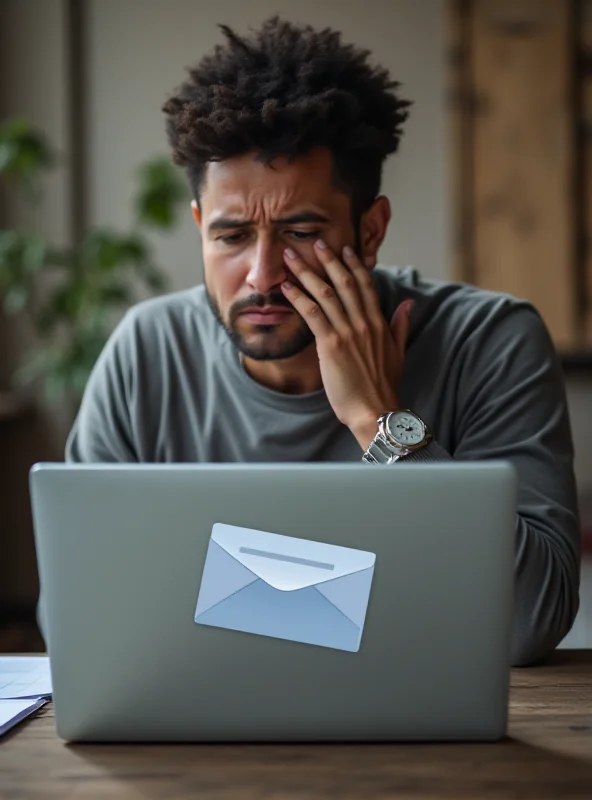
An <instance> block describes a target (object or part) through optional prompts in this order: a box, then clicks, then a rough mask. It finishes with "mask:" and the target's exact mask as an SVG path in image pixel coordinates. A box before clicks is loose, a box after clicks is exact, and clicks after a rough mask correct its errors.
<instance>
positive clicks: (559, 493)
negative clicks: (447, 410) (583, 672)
mask: <svg viewBox="0 0 592 800" xmlns="http://www.w3.org/2000/svg"><path fill="white" fill-rule="evenodd" d="M484 331H486V334H484ZM459 387H460V388H459V390H458V396H457V408H458V411H457V418H456V425H457V430H456V431H455V437H454V438H455V448H454V451H453V452H452V453H448V452H447V451H446V450H444V448H442V447H441V446H440V445H439V444H438V442H432V443H430V444H429V445H428V446H427V447H425V448H423V450H420V451H418V452H417V453H416V454H414V455H413V456H410V457H409V460H413V461H432V462H433V461H443V460H447V459H451V458H454V459H457V460H464V461H471V460H486V459H504V460H508V461H511V462H512V463H513V464H514V466H515V467H516V469H517V472H518V516H517V521H516V575H515V608H514V628H513V635H512V664H513V666H526V665H529V664H532V663H535V662H537V661H539V660H541V659H542V658H543V657H545V656H546V655H547V654H548V653H550V652H551V651H552V650H553V649H554V648H555V647H556V646H557V645H558V644H559V643H560V642H561V640H562V639H563V638H564V636H565V635H566V634H567V633H568V631H569V630H570V628H571V626H572V625H573V622H574V619H575V616H576V614H577V611H578V607H579V580H580V579H579V575H580V559H581V538H580V524H579V515H578V504H577V493H576V483H575V476H574V470H573V458H574V452H573V442H572V434H571V429H570V423H569V416H568V408H567V400H566V393H565V385H564V380H563V374H562V370H561V366H560V364H559V360H558V358H557V355H556V352H555V348H554V346H553V343H552V340H551V337H550V335H549V333H548V331H547V328H546V326H545V325H544V323H543V321H542V319H541V318H540V316H539V315H538V313H537V312H536V311H535V310H534V309H533V308H532V307H531V306H529V305H527V304H512V303H509V302H506V303H504V304H502V306H501V307H500V308H499V309H498V310H497V311H496V313H495V314H494V316H493V318H492V319H490V320H488V324H487V326H485V328H482V329H480V330H479V331H475V333H474V334H473V335H472V336H469V337H468V339H467V341H466V342H465V345H464V352H463V366H462V380H461V381H460V382H459Z"/></svg>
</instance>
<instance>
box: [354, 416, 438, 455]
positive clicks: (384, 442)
mask: <svg viewBox="0 0 592 800" xmlns="http://www.w3.org/2000/svg"><path fill="white" fill-rule="evenodd" d="M431 438H432V436H431V434H430V432H429V431H428V428H427V425H426V424H425V422H424V421H423V420H422V419H420V418H419V417H418V416H417V414H414V413H413V411H409V409H406V408H405V409H402V410H401V411H389V412H387V413H386V414H382V415H381V416H380V417H379V418H378V433H377V434H376V436H375V437H374V439H372V441H371V442H370V444H369V445H368V449H367V450H366V452H365V453H364V455H363V456H362V461H365V462H366V463H368V464H392V463H393V462H395V461H398V460H399V459H400V458H404V457H405V456H407V455H409V454H410V453H414V452H415V451H416V450H421V448H422V447H425V446H426V445H427V444H428V443H429V441H430V439H431Z"/></svg>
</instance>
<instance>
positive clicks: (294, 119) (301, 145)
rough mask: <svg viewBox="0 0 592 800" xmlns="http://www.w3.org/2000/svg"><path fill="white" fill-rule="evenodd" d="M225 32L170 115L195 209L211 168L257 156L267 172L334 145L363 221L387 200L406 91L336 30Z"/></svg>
mask: <svg viewBox="0 0 592 800" xmlns="http://www.w3.org/2000/svg"><path fill="white" fill-rule="evenodd" d="M219 27H220V28H221V29H222V31H223V32H224V34H225V36H226V39H227V41H226V43H225V44H224V45H217V46H216V47H215V49H214V51H213V53H212V54H211V55H207V56H205V57H204V58H202V60H201V61H200V62H199V63H198V64H197V65H196V66H195V67H192V68H189V69H188V70H187V71H188V72H189V79H188V80H187V81H186V82H185V83H183V84H182V86H181V87H180V88H179V89H178V93H177V94H176V95H175V96H173V97H170V98H169V99H168V100H167V102H166V103H165V104H164V106H163V108H162V110H163V112H164V113H165V114H166V115H167V120H166V128H167V134H168V139H169V143H170V145H171V148H172V154H173V160H174V162H175V163H176V164H179V165H181V166H183V167H185V169H186V171H187V175H188V178H189V183H190V185H191V188H192V191H193V193H194V196H195V198H196V200H197V201H198V202H199V195H200V190H201V184H202V180H203V176H204V170H205V168H206V166H207V163H208V162H209V161H222V160H225V159H227V158H231V157H233V156H239V155H243V154H245V153H249V152H254V153H256V154H257V157H258V158H259V159H260V160H262V161H265V162H267V163H269V162H270V161H271V160H272V159H273V158H275V157H277V156H284V157H287V158H288V159H293V158H295V157H297V156H299V155H304V154H306V153H307V152H309V151H310V150H311V149H312V148H314V147H317V146H326V147H328V148H329V149H330V150H331V152H332V154H333V163H334V172H335V177H336V179H337V183H338V185H340V186H343V187H344V188H345V189H346V190H347V191H348V193H349V195H350V197H351V200H352V215H353V217H354V221H355V220H356V219H359V215H360V214H361V213H363V212H364V211H365V210H366V209H367V208H368V207H369V206H370V205H371V204H372V202H373V201H374V199H375V198H376V196H377V195H378V194H379V191H380V183H381V177H382V165H383V163H384V161H385V159H386V157H387V156H388V155H389V154H390V153H394V152H395V151H396V150H397V148H398V145H399V140H400V137H401V126H402V124H403V123H404V122H405V120H406V119H407V116H408V112H407V108H408V106H410V105H411V103H410V102H409V101H407V100H403V99H401V98H400V97H398V96H397V93H396V90H397V89H398V88H399V86H400V84H399V83H398V82H397V81H393V80H391V79H390V76H389V74H388V72H387V71H386V70H385V69H383V68H381V67H372V66H370V65H369V63H368V57H369V55H370V51H368V50H361V49H358V48H356V47H354V46H353V45H346V44H343V43H342V41H341V34H340V33H339V32H337V31H333V30H331V29H330V28H325V29H323V30H320V31H316V30H314V29H313V28H312V27H311V26H309V25H306V26H298V25H295V24H293V23H290V22H285V21H282V20H281V19H280V18H279V17H277V16H274V17H272V18H271V19H269V20H268V21H267V22H265V23H264V24H263V26H262V27H261V28H260V30H259V31H258V32H256V33H255V34H254V35H253V36H251V37H249V38H247V37H241V36H239V35H237V34H236V33H235V32H234V31H233V30H231V28H229V27H228V26H227V25H220V26H219Z"/></svg>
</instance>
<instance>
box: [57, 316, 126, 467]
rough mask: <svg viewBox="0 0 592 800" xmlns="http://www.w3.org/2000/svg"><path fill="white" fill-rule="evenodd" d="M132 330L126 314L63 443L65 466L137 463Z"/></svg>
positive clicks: (93, 375) (113, 335) (93, 374)
mask: <svg viewBox="0 0 592 800" xmlns="http://www.w3.org/2000/svg"><path fill="white" fill-rule="evenodd" d="M131 328H132V323H131V321H130V317H129V314H128V315H126V316H125V317H124V318H123V320H122V321H121V322H120V324H119V325H118V326H117V327H116V329H115V331H114V332H113V333H112V335H111V337H110V339H109V341H108V342H107V344H106V345H105V347H104V349H103V351H102V353H101V355H100V356H99V358H98V359H97V361H96V363H95V366H94V368H93V370H92V372H91V375H90V377H89V380H88V383H87V386H86V389H85V392H84V396H83V398H82V402H81V404H80V408H79V411H78V414H77V416H76V419H75V421H74V424H73V426H72V429H71V431H70V434H69V436H68V439H67V442H66V452H65V456H66V461H67V462H71V463H92V462H98V463H114V462H115V463H116V462H135V461H138V460H139V458H138V456H137V453H136V448H135V446H134V436H133V429H132V428H133V426H132V420H131V405H132V403H131V400H132V385H131V371H132V369H131V367H132V349H133V348H132V341H131V340H132V332H131Z"/></svg>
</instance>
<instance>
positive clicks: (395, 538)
mask: <svg viewBox="0 0 592 800" xmlns="http://www.w3.org/2000/svg"><path fill="white" fill-rule="evenodd" d="M30 488H31V499H32V511H33V520H34V531H35V541H36V548H37V559H38V567H39V574H40V582H41V598H40V617H41V619H42V622H43V631H44V635H45V639H46V644H47V647H48V653H49V656H50V663H51V672H52V679H53V688H54V695H53V696H54V703H55V721H56V728H57V733H58V735H59V736H60V737H61V738H62V739H64V740H66V741H72V742H156V741H157V742H281V741H291V742H295V741H307V742H321V741H333V742H336V741H451V740H457V741H477V740H490V741H491V740H495V739H499V738H502V737H504V736H505V734H506V731H507V719H508V688H509V666H510V635H511V622H512V605H513V583H514V536H515V515H516V502H517V495H516V474H515V471H514V468H513V467H512V466H511V465H510V464H509V463H505V462H482V463H463V462H446V463H437V464H404V463H401V464H397V465H394V466H392V467H376V466H374V467H373V466H370V465H366V464H316V463H315V464H283V463H282V464H277V463H275V464H248V465H246V464H192V465H189V464H178V465H177V464H175V465H154V464H142V465H122V464H116V465H108V464H104V465H103V464H101V465H87V464H85V465H70V464H49V463H48V464H37V465H35V466H34V467H33V468H32V470H31V473H30Z"/></svg>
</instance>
